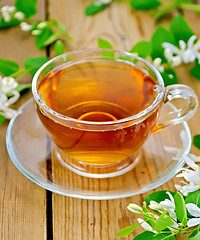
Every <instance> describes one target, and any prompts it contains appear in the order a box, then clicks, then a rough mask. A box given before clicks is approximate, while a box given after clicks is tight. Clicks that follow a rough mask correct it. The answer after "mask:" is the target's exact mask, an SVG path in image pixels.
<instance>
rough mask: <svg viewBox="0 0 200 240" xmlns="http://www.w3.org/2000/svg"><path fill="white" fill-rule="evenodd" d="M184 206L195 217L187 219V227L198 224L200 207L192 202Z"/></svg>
mask: <svg viewBox="0 0 200 240" xmlns="http://www.w3.org/2000/svg"><path fill="white" fill-rule="evenodd" d="M186 208H187V210H188V212H189V213H190V214H191V215H192V216H193V217H195V218H191V219H189V220H188V222H187V225H188V227H194V226H196V225H199V224H200V208H199V207H198V206H197V205H196V204H194V203H187V204H186Z"/></svg>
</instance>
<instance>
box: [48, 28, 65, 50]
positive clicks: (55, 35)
mask: <svg viewBox="0 0 200 240" xmlns="http://www.w3.org/2000/svg"><path fill="white" fill-rule="evenodd" d="M62 34H63V33H62V32H61V31H58V32H56V33H53V34H52V35H50V36H49V37H48V38H47V40H46V41H45V42H44V47H46V46H48V45H50V44H52V43H54V42H55V41H56V40H57V39H58V38H60V37H61V36H62Z"/></svg>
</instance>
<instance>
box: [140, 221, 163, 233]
mask: <svg viewBox="0 0 200 240" xmlns="http://www.w3.org/2000/svg"><path fill="white" fill-rule="evenodd" d="M137 221H138V222H139V223H141V226H142V227H143V228H144V229H145V230H147V231H150V232H154V233H158V232H157V231H154V230H153V228H152V226H151V225H150V224H148V223H147V222H145V221H144V219H142V218H138V219H137Z"/></svg>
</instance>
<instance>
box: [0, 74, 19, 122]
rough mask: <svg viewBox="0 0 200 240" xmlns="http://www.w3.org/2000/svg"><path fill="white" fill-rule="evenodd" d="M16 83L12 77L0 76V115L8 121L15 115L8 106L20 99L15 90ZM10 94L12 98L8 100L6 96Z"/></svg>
mask: <svg viewBox="0 0 200 240" xmlns="http://www.w3.org/2000/svg"><path fill="white" fill-rule="evenodd" d="M17 86H18V83H17V82H16V81H15V79H14V78H12V77H4V78H3V77H2V76H0V114H1V115H3V116H5V117H6V118H8V119H10V118H12V117H13V115H14V114H15V113H16V111H15V110H14V109H12V108H9V106H10V105H12V104H14V103H15V102H16V101H17V100H18V98H19V97H20V94H19V92H17V91H16V90H15V88H16V87H17ZM8 93H10V94H11V95H12V97H10V98H8V97H7V94H8Z"/></svg>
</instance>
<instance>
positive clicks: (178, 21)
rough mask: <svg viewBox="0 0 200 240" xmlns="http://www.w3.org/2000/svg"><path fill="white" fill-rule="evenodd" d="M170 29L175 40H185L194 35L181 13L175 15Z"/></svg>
mask: <svg viewBox="0 0 200 240" xmlns="http://www.w3.org/2000/svg"><path fill="white" fill-rule="evenodd" d="M170 30H171V32H172V33H173V35H174V37H175V39H176V42H177V44H178V42H179V41H180V40H183V41H184V42H187V41H188V39H189V38H190V37H191V36H192V35H194V33H193V31H192V29H191V28H190V26H189V25H188V23H187V21H186V20H185V18H184V17H183V16H182V15H177V16H176V17H175V18H174V19H173V20H172V22H171V24H170Z"/></svg>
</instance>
